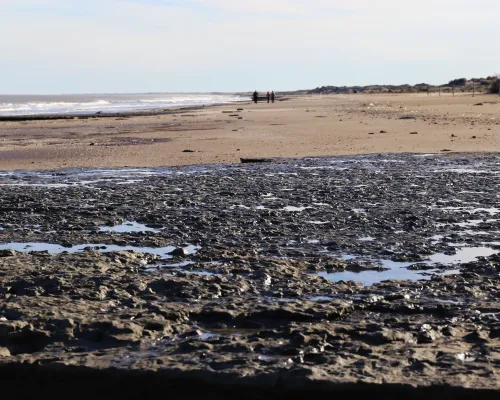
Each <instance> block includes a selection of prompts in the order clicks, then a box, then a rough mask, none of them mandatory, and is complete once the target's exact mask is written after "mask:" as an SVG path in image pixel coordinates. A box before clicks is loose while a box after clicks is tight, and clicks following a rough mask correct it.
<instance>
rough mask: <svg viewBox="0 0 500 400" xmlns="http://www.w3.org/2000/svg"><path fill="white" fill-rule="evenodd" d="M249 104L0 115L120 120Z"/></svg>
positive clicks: (19, 118)
mask: <svg viewBox="0 0 500 400" xmlns="http://www.w3.org/2000/svg"><path fill="white" fill-rule="evenodd" d="M243 103H248V101H247V100H241V101H234V102H230V103H215V104H208V105H200V106H188V107H181V106H177V107H172V108H155V109H151V110H130V111H123V112H101V111H98V112H93V113H91V114H90V113H69V114H57V113H55V114H31V115H0V122H24V121H53V120H67V119H90V118H120V117H126V118H130V117H150V116H155V115H169V114H175V113H179V112H190V111H198V110H203V109H205V108H209V107H220V106H228V105H231V104H243Z"/></svg>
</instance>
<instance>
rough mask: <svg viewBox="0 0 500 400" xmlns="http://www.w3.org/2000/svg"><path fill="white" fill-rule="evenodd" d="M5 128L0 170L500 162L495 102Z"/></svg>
mask: <svg viewBox="0 0 500 400" xmlns="http://www.w3.org/2000/svg"><path fill="white" fill-rule="evenodd" d="M237 108H242V109H243V110H241V111H236V109H237ZM7 118H8V119H10V121H5V120H4V121H2V120H0V170H49V169H64V168H73V167H83V168H93V167H104V168H120V167H127V166H128V167H160V166H182V165H202V164H235V163H239V162H240V159H242V158H244V159H248V158H275V157H277V158H304V157H325V156H326V157H327V156H336V155H353V154H379V153H443V152H450V153H462V152H463V153H487V152H500V100H498V101H497V99H496V96H494V95H484V96H483V95H481V96H480V95H478V96H476V97H472V96H469V95H461V96H456V97H451V96H441V97H438V96H422V95H414V94H412V95H396V94H391V95H372V94H370V95H360V94H356V95H311V96H307V95H301V96H287V97H286V98H280V99H279V101H277V102H276V103H274V104H267V103H258V104H253V103H251V102H250V101H245V102H234V103H225V104H218V105H209V106H196V107H180V108H177V109H166V110H163V111H158V110H156V111H149V112H138V113H136V112H134V113H117V114H98V115H95V114H93V115H88V116H81V115H79V116H71V117H70V116H60V115H58V116H24V117H7ZM75 118H76V119H75Z"/></svg>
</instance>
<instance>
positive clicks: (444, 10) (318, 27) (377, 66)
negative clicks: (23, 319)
mask: <svg viewBox="0 0 500 400" xmlns="http://www.w3.org/2000/svg"><path fill="white" fill-rule="evenodd" d="M499 15H500V1H498V0H418V1H409V0H376V1H375V0H78V1H77V0H0V54H1V62H0V77H1V79H0V94H59V93H139V92H140V93H143V92H234V91H253V90H255V89H258V90H260V91H267V90H279V91H281V90H297V89H310V88H315V87H318V86H323V85H336V86H344V85H369V84H404V83H409V84H416V83H423V82H425V83H430V84H441V83H445V82H448V81H449V80H451V79H454V78H461V77H468V78H471V77H482V76H489V75H494V74H496V73H500V49H499V48H498V45H497V43H498V38H499V37H500V19H499Z"/></svg>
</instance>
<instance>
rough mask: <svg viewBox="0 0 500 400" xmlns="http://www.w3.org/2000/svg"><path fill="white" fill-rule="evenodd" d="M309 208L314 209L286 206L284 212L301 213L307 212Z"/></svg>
mask: <svg viewBox="0 0 500 400" xmlns="http://www.w3.org/2000/svg"><path fill="white" fill-rule="evenodd" d="M308 208H312V207H294V206H286V207H283V211H288V212H301V211H304V210H307V209H308Z"/></svg>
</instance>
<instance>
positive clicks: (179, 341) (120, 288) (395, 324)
mask: <svg viewBox="0 0 500 400" xmlns="http://www.w3.org/2000/svg"><path fill="white" fill-rule="evenodd" d="M499 174H500V158H499V157H498V156H497V155H494V154H493V155H483V156H471V155H447V156H443V155H440V156H437V155H428V156H424V157H422V156H414V155H399V156H386V155H383V156H360V157H353V158H331V159H306V160H291V161H286V160H277V161H276V163H272V164H265V165H264V164H263V165H248V164H246V165H240V166H212V167H196V168H183V169H164V170H139V171H138V170H122V171H111V172H110V171H99V170H97V171H85V170H78V171H73V170H72V171H55V172H44V173H0V185H1V186H0V188H1V190H0V227H1V229H0V367H2V368H5V367H6V366H10V367H13V366H19V365H24V366H25V365H33V366H37V367H39V368H41V369H46V368H60V369H71V367H75V368H76V367H78V368H81V367H88V368H90V369H91V370H98V371H106V370H109V369H113V370H115V369H118V370H119V371H123V373H125V372H126V373H131V372H132V373H133V372H134V371H141V372H144V371H153V372H155V373H157V374H163V375H165V376H166V377H168V378H169V379H184V378H185V379H193V380H194V381H196V382H201V383H210V384H231V385H240V386H241V387H254V388H255V387H261V388H276V387H282V388H283V390H285V389H294V390H299V389H307V388H315V387H321V388H323V389H325V390H334V389H335V388H338V387H345V385H349V384H352V385H354V386H353V387H355V385H358V384H359V383H360V382H362V383H366V384H375V385H378V386H380V387H391V385H394V386H397V385H405V386H411V387H417V388H425V387H429V386H436V387H438V386H439V387H441V386H442V385H445V386H446V387H448V388H450V390H451V389H453V388H454V389H457V390H465V389H474V390H492V391H493V392H491V393H497V392H496V391H498V389H499V388H500V383H499V379H498V373H499V371H500V320H499V316H500V294H499V290H500V279H499V273H500V255H499V254H498V251H500V242H497V241H498V234H499V231H500V219H499V217H498V216H499V215H500V209H499V208H498V207H499V200H498V196H499V192H498V183H499V182H498V176H499ZM127 221H134V223H133V224H132V223H129V225H128V226H130V230H129V231H128V230H127ZM124 222H125V224H124V225H123V228H121V229H120V231H117V232H113V231H109V230H102V229H101V228H102V227H103V226H116V225H120V224H123V223H124ZM141 226H144V228H147V229H143V230H142V231H141ZM132 228H134V229H132ZM46 243H50V244H51V245H52V246H51V247H47V245H46ZM29 246H31V247H29ZM44 248H46V249H47V250H48V251H36V250H43V249H44ZM159 249H163V250H161V251H160V250H159ZM32 250H33V251H32ZM393 272H394V275H391V274H393ZM339 274H342V275H339ZM343 274H347V275H343ZM367 276H368V277H369V280H368V281H366V280H365V277H367ZM343 277H352V280H347V279H341V278H343ZM377 277H385V278H388V280H384V279H385V278H380V279H378V281H377ZM405 277H406V278H408V279H410V280H405V279H403V280H397V279H401V278H405ZM391 278H397V279H391ZM380 281H382V282H380ZM363 282H365V284H363ZM367 282H368V284H366V283H367ZM371 283H374V284H371ZM342 385H344V386H342ZM491 393H490V394H491Z"/></svg>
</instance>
